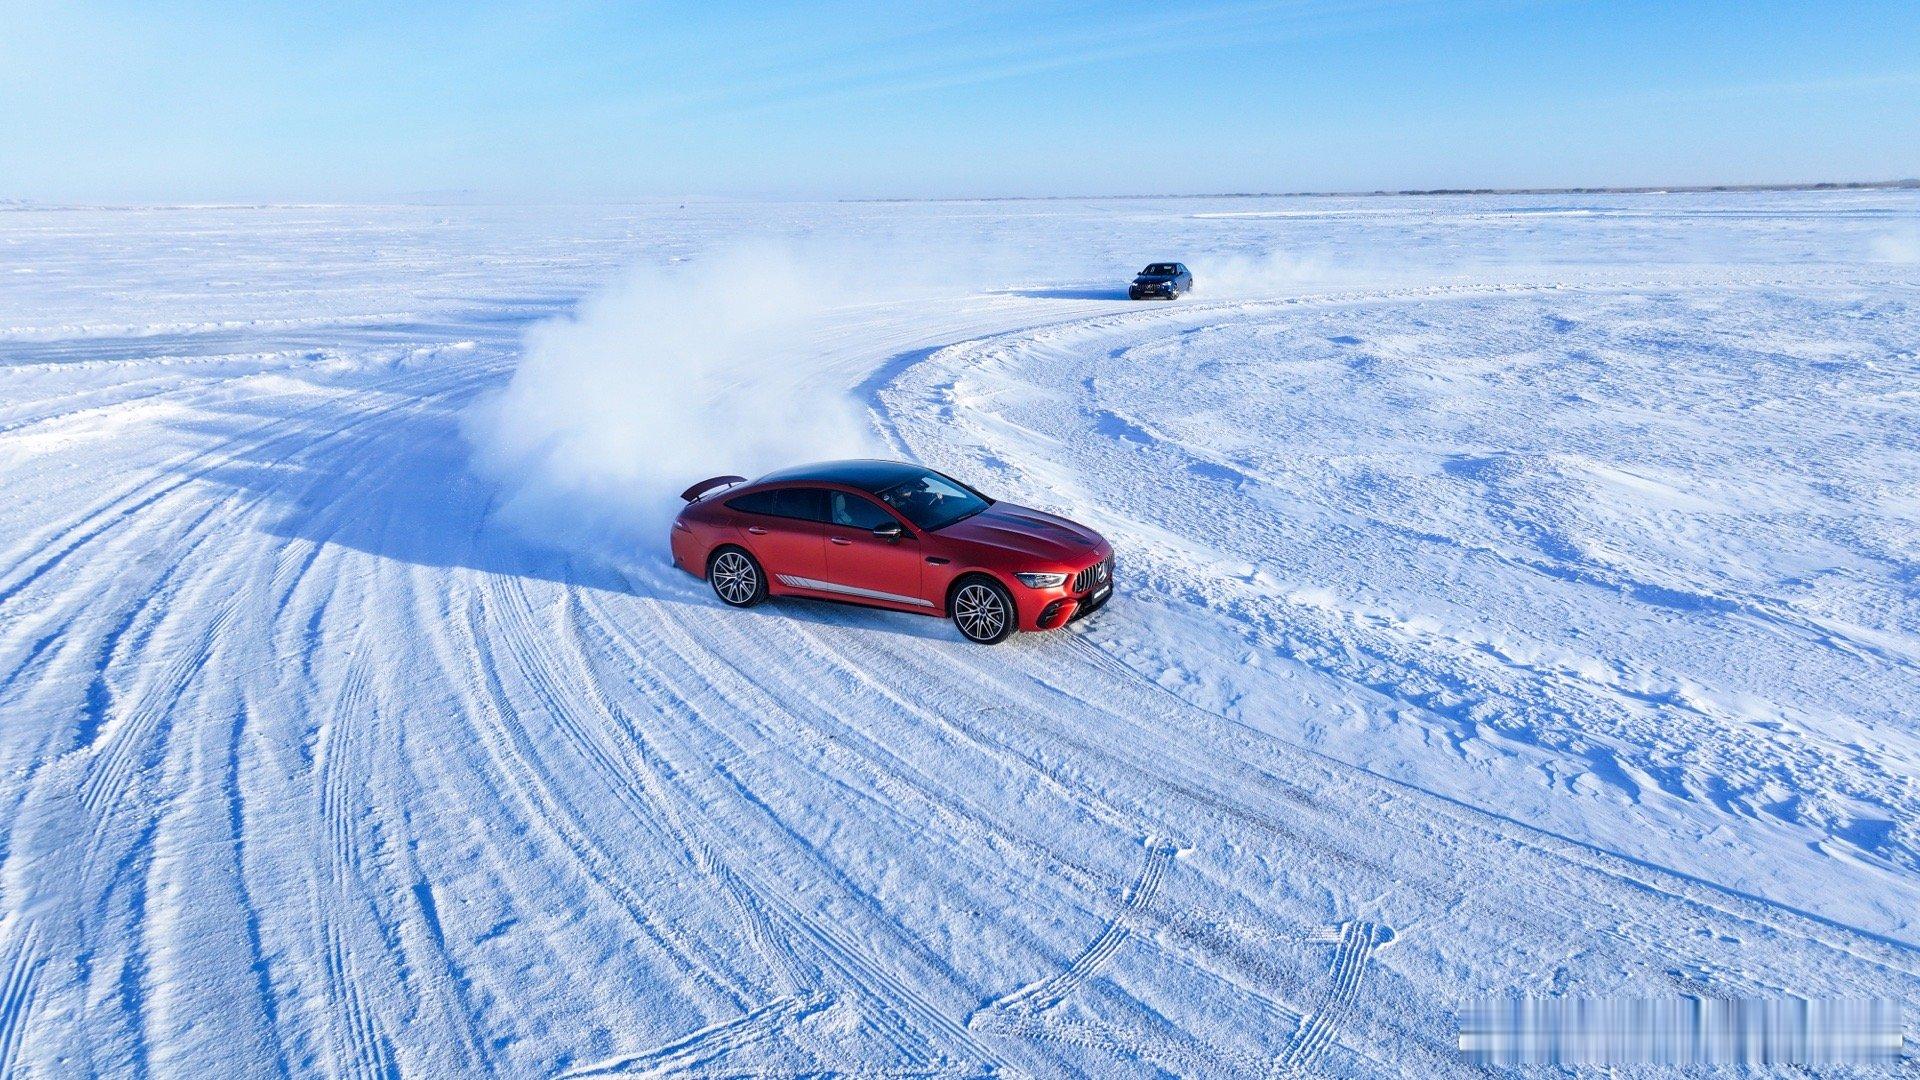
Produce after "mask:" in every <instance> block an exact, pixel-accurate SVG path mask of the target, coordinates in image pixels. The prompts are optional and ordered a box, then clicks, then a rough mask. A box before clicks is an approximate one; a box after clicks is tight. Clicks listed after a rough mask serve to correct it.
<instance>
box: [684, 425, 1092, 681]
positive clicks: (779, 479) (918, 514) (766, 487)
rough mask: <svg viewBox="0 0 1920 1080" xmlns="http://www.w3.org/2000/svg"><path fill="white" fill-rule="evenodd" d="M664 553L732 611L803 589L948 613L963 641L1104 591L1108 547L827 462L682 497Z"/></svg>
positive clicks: (1066, 530) (934, 478)
mask: <svg viewBox="0 0 1920 1080" xmlns="http://www.w3.org/2000/svg"><path fill="white" fill-rule="evenodd" d="M680 497H681V498H683V499H685V500H687V505H686V507H685V508H684V509H682V510H681V511H680V516H679V517H678V518H676V519H674V522H673V561H674V562H675V563H677V564H678V565H679V566H680V567H681V568H682V569H684V570H687V571H688V572H690V573H693V574H695V575H697V576H699V577H704V578H706V579H707V581H708V582H709V583H710V584H711V585H712V586H713V592H714V595H716V596H718V597H719V598H720V600H721V602H722V603H725V604H729V605H731V606H733V607H748V606H751V605H753V604H757V603H759V602H760V601H762V600H764V599H766V598H767V597H768V596H770V595H771V596H782V595H792V596H810V597H814V598H816V599H822V600H843V601H852V602H854V603H860V604H870V605H872V606H874V607H883V608H892V609H894V610H896V611H912V612H917V613H919V614H922V615H933V616H936V617H949V618H952V619H953V624H954V626H956V627H958V628H959V630H960V633H962V634H963V635H965V636H966V638H967V640H969V641H976V642H979V643H981V644H983V645H991V644H993V643H995V642H998V641H1003V640H1005V639H1006V637H1007V635H1009V634H1011V633H1013V632H1014V631H1015V630H1016V629H1018V630H1052V629H1055V628H1056V627H1061V626H1065V625H1066V624H1067V623H1069V622H1071V621H1073V620H1074V619H1078V618H1080V617H1081V616H1083V615H1088V614H1091V613H1092V612H1094V611H1096V610H1098V609H1099V608H1100V606H1101V605H1103V604H1105V603H1106V602H1107V599H1108V598H1109V597H1111V596H1112V595H1113V548H1112V547H1111V546H1110V545H1109V544H1108V543H1107V542H1106V540H1105V539H1103V538H1102V537H1101V536H1100V534H1099V533H1097V532H1094V531H1093V530H1092V529H1089V528H1087V527H1086V526H1084V525H1076V524H1074V523H1073V522H1071V521H1068V520H1067V519H1065V518H1061V517H1055V516H1053V515H1052V514H1045V513H1041V512H1040V511H1038V510H1029V509H1027V508H1026V507H1024V506H1015V505H1013V504H1012V503H1008V502H996V501H994V500H993V499H989V498H987V497H986V496H985V495H982V494H980V493H979V492H977V491H975V490H973V489H972V488H970V487H968V486H967V485H965V484H963V483H961V482H960V481H958V480H955V479H953V478H952V477H948V476H942V475H941V474H939V473H937V472H934V471H933V470H931V469H925V468H922V467H920V466H918V465H905V464H902V463H900V462H897V461H828V462H823V463H821V464H818V465H802V466H800V467H798V468H793V469H784V470H781V471H780V472H776V473H770V474H768V475H766V476H763V477H761V478H760V479H758V480H755V481H754V482H752V483H750V484H749V483H747V482H746V478H745V477H741V476H716V477H714V478H712V479H710V480H702V481H701V482H699V483H697V484H695V485H693V486H692V487H690V488H688V489H687V490H686V491H685V492H683V493H681V496H680Z"/></svg>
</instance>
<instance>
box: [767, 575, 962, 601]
mask: <svg viewBox="0 0 1920 1080" xmlns="http://www.w3.org/2000/svg"><path fill="white" fill-rule="evenodd" d="M775 576H776V577H778V578H779V579H780V584H782V585H790V586H792V587H793V588H796V589H812V590H814V591H816V592H830V593H840V594H842V595H844V596H863V597H866V598H867V599H869V600H889V601H892V602H893V603H896V604H912V605H914V606H915V607H932V606H933V601H931V600H922V599H920V598H919V597H917V596H901V595H900V594H899V593H890V592H880V591H879V590H877V589H861V588H856V587H855V586H852V585H835V584H834V583H833V582H831V581H816V580H814V579H813V578H804V577H795V576H794V575H792V574H776V575H775Z"/></svg>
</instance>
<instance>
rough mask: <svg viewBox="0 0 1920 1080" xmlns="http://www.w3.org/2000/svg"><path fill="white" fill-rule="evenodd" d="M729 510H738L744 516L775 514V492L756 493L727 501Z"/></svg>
mask: <svg viewBox="0 0 1920 1080" xmlns="http://www.w3.org/2000/svg"><path fill="white" fill-rule="evenodd" d="M727 509H729V510H738V511H740V512H741V513H743V514H771V513H773V492H771V491H755V492H753V493H751V494H747V495H741V496H739V497H738V498H733V499H728V500H727Z"/></svg>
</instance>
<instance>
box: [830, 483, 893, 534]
mask: <svg viewBox="0 0 1920 1080" xmlns="http://www.w3.org/2000/svg"><path fill="white" fill-rule="evenodd" d="M827 502H828V505H829V507H830V508H831V510H832V512H833V524H835V525H845V526H846V527H847V528H849V529H866V530H872V529H873V528H874V527H875V526H877V525H886V524H888V523H890V522H892V521H893V515H892V514H889V513H887V512H886V511H885V510H882V509H880V508H879V507H877V506H875V505H873V504H872V503H871V502H868V501H867V500H866V499H863V498H861V497H860V496H858V495H849V494H847V493H846V492H844V491H830V492H828V493H827Z"/></svg>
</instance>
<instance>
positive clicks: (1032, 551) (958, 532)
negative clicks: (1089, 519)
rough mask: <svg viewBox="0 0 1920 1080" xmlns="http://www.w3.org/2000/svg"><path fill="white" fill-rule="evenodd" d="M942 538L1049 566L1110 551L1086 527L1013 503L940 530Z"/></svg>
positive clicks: (993, 508)
mask: <svg viewBox="0 0 1920 1080" xmlns="http://www.w3.org/2000/svg"><path fill="white" fill-rule="evenodd" d="M939 535H940V536H941V537H943V538H945V539H948V540H964V541H966V542H968V543H972V544H986V545H988V546H989V547H996V548H1000V549H1001V550H1003V551H1011V552H1013V553H1015V554H1017V555H1025V556H1028V557H1030V558H1033V559H1036V560H1040V561H1042V562H1048V563H1060V562H1064V563H1074V562H1081V561H1084V560H1085V559H1086V558H1087V556H1089V555H1096V554H1100V553H1102V552H1105V551H1107V550H1108V547H1107V541H1106V540H1105V538H1103V537H1102V536H1101V535H1100V534H1099V533H1097V532H1094V531H1093V530H1092V529H1089V528H1087V527H1086V526H1085V525H1076V524H1074V523H1073V522H1071V521H1068V520H1067V519H1066V518H1063V517H1055V516H1054V515H1052V514H1048V513H1045V512H1043V511H1040V510H1033V509H1030V508H1028V507H1025V506H1017V505H1015V504H1013V503H1010V502H997V503H994V504H993V505H992V506H989V507H987V508H986V509H985V510H982V511H981V512H980V513H978V514H975V515H973V516H972V517H970V518H966V519H965V520H962V521H956V522H954V523H953V524H952V525H949V526H947V527H946V528H944V529H941V530H940V533H939Z"/></svg>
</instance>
